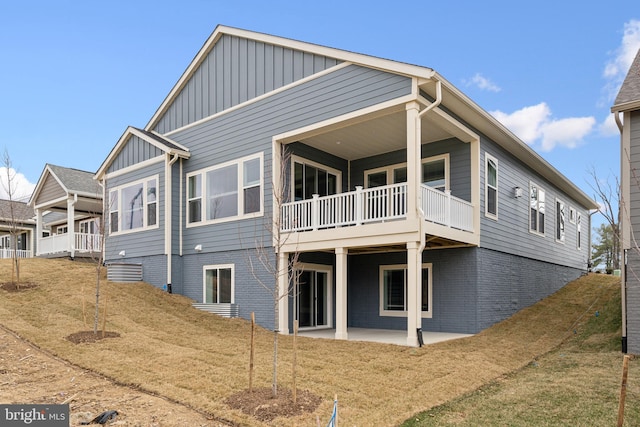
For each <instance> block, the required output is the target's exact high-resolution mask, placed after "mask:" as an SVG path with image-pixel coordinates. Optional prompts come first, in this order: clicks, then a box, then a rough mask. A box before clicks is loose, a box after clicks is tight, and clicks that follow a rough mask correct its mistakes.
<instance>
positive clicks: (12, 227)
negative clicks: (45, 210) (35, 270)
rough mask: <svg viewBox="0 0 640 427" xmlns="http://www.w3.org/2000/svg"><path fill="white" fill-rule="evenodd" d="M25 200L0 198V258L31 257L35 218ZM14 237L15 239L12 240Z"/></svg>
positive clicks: (33, 245) (33, 246)
mask: <svg viewBox="0 0 640 427" xmlns="http://www.w3.org/2000/svg"><path fill="white" fill-rule="evenodd" d="M34 217H35V214H34V211H33V209H32V208H31V207H29V205H27V204H26V203H25V202H20V201H16V200H11V201H10V200H4V199H0V259H5V258H13V255H14V251H15V254H16V255H17V257H18V258H31V257H32V256H33V253H34V248H35V244H36V241H35V231H36V220H35V218H34ZM14 239H15V241H14Z"/></svg>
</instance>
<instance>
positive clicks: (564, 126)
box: [491, 102, 596, 151]
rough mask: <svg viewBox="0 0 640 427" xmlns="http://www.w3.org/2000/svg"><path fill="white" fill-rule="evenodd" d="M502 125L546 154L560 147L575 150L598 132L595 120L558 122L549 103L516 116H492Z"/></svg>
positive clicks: (579, 118)
mask: <svg viewBox="0 0 640 427" xmlns="http://www.w3.org/2000/svg"><path fill="white" fill-rule="evenodd" d="M491 115H493V116H494V117H495V118H496V119H498V121H500V122H501V123H502V124H503V125H505V126H506V127H507V128H508V129H510V130H511V131H512V132H513V133H514V134H516V135H517V136H518V137H519V138H520V139H522V140H523V141H524V142H525V143H527V144H528V145H531V146H534V145H539V148H540V150H542V151H551V150H553V149H554V148H556V147H557V146H561V147H566V148H575V147H577V146H578V145H580V143H581V142H582V140H583V138H584V137H585V136H587V135H588V134H589V133H590V132H591V131H592V130H593V128H594V126H595V124H596V119H595V118H593V117H569V118H564V119H554V118H552V115H551V109H550V108H549V106H548V105H547V104H546V103H545V102H541V103H540V104H537V105H532V106H530V107H524V108H522V109H520V110H517V111H514V112H513V113H510V114H509V113H504V112H502V111H493V112H491Z"/></svg>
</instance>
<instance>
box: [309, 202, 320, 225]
mask: <svg viewBox="0 0 640 427" xmlns="http://www.w3.org/2000/svg"><path fill="white" fill-rule="evenodd" d="M311 203H312V204H311V226H312V228H313V231H317V230H318V224H319V223H320V195H319V194H314V195H313V201H312V202H311Z"/></svg>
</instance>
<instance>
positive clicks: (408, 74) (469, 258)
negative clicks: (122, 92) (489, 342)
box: [96, 26, 597, 346]
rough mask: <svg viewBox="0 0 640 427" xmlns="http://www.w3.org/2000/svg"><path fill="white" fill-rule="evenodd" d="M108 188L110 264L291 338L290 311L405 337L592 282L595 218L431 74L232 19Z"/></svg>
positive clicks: (321, 323) (122, 156)
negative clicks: (293, 267) (581, 280)
mask: <svg viewBox="0 0 640 427" xmlns="http://www.w3.org/2000/svg"><path fill="white" fill-rule="evenodd" d="M281 174H283V175H284V176H283V177H282V178H283V180H281V179H280V178H281ZM96 178H97V179H98V180H100V181H101V182H102V183H103V184H104V186H105V197H108V199H107V200H108V201H109V202H108V204H109V212H108V215H105V216H106V217H108V218H109V221H110V222H109V225H108V229H109V233H108V237H107V241H106V260H107V262H114V263H131V264H141V265H142V267H143V272H142V274H143V278H144V280H145V281H147V282H150V283H152V284H154V285H155V286H158V287H165V286H166V287H167V288H170V289H171V290H172V291H173V292H176V293H179V294H182V295H186V296H188V297H190V298H192V299H193V300H195V301H196V302H197V303H200V304H203V305H204V306H205V307H208V308H209V309H212V310H218V311H219V312H225V313H227V314H229V313H234V312H235V311H237V313H238V315H239V316H241V317H244V318H249V317H250V315H251V313H252V312H255V314H256V319H257V321H258V322H259V323H260V324H262V325H264V326H266V327H268V328H273V327H274V326H276V327H278V329H279V331H280V332H282V333H288V332H289V331H290V330H292V325H293V320H294V317H296V318H297V319H298V322H299V325H300V327H301V328H335V337H336V338H338V339H346V338H347V336H348V327H358V328H378V329H399V330H406V331H407V344H408V345H412V346H416V345H418V344H419V338H420V331H419V329H420V328H421V329H422V330H425V331H426V330H428V331H446V332H460V333H476V332H478V331H480V330H482V329H484V328H486V327H488V326H490V325H492V324H493V323H495V322H497V321H500V320H502V319H504V318H506V317H508V316H510V315H512V314H513V313H515V312H517V311H518V310H520V309H522V308H523V307H527V306H529V305H531V304H533V303H534V302H536V301H538V300H539V299H541V298H543V297H545V296H547V295H549V294H551V293H552V292H554V291H556V290H558V289H559V288H561V287H562V286H563V285H565V284H566V283H567V282H569V281H571V280H573V279H575V278H577V277H579V276H580V275H582V274H584V273H585V272H586V271H587V263H588V260H589V252H590V251H589V247H590V245H589V241H588V231H589V228H590V223H589V221H590V217H589V214H588V213H589V210H590V209H595V208H596V207H597V205H596V204H595V202H594V201H593V200H592V199H590V198H589V197H588V196H587V195H585V194H584V193H583V192H582V191H581V190H579V189H578V187H577V186H576V185H574V184H573V183H571V182H570V181H568V180H567V178H565V177H564V176H562V175H561V174H560V173H559V172H558V171H557V170H556V169H554V168H553V167H552V166H551V165H549V164H548V163H547V162H546V161H545V160H544V159H543V158H542V157H540V156H539V155H538V154H536V153H535V152H534V151H533V150H532V149H531V148H530V147H528V146H527V145H526V144H525V143H523V142H522V141H521V140H520V139H518V138H517V137H516V136H515V135H514V134H513V133H511V132H510V131H509V130H508V129H507V128H505V127H504V126H503V125H502V124H500V123H499V122H498V121H497V120H496V119H495V118H493V117H492V116H491V115H490V114H488V113H487V112H486V111H484V110H483V109H481V108H480V107H479V106H478V105H476V104H475V103H474V102H473V101H472V100H471V99H469V98H468V97H467V96H466V95H464V94H463V93H462V92H461V91H460V90H459V89H457V88H456V87H454V86H453V85H452V84H451V83H449V82H448V81H447V80H445V79H444V78H443V77H442V76H441V75H440V74H438V73H437V72H436V71H434V70H433V69H431V68H425V67H420V66H415V65H410V64H405V63H401V62H396V61H391V60H386V59H380V58H376V57H371V56H367V55H362V54H357V53H353V52H347V51H343V50H339V49H333V48H328V47H323V46H318V45H314V44H310V43H304V42H300V41H295V40H290V39H285V38H281V37H275V36H271V35H266V34H260V33H255V32H251V31H245V30H241V29H235V28H229V27H223V26H219V27H217V28H216V30H215V31H214V32H213V34H212V35H211V36H210V38H209V39H208V40H207V41H206V42H205V44H204V46H203V47H202V48H201V49H200V51H199V52H198V54H197V55H196V57H195V59H194V60H193V62H192V63H191V64H190V65H189V66H188V68H187V70H186V71H185V72H184V74H183V75H182V77H181V78H180V79H179V81H178V82H177V84H176V85H175V86H174V88H173V89H172V90H171V92H170V93H169V94H168V96H167V97H166V98H165V100H164V101H163V103H162V104H161V105H160V107H159V108H158V110H157V111H156V113H155V114H154V115H153V117H151V119H150V121H149V122H148V123H147V125H146V126H145V127H144V129H137V128H133V127H130V128H128V129H127V130H126V131H125V132H124V134H123V135H122V137H121V138H120V139H119V140H118V142H117V143H116V145H115V146H114V148H113V150H112V151H111V153H110V154H109V156H108V157H107V159H106V160H105V161H104V162H103V164H102V165H101V167H100V168H99V170H98V171H97V173H96ZM282 181H284V182H285V184H284V190H282V191H280V187H281V185H280V184H279V183H280V182H282ZM280 194H283V195H284V199H285V203H284V204H283V205H282V206H280V204H279V203H278V199H279V197H275V196H278V195H280ZM272 219H275V222H274V221H273V220H272ZM279 233H280V234H281V236H282V238H281V239H280V240H278V239H277V238H276V239H275V242H276V243H278V241H279V243H280V244H275V245H274V244H273V243H274V242H273V240H272V239H273V236H277V235H278V234H279ZM256 246H259V247H266V251H265V252H264V253H265V254H266V255H267V256H268V257H270V262H271V264H273V265H275V262H276V260H279V265H280V266H281V273H283V274H280V275H273V274H271V275H270V274H269V272H268V271H267V270H266V269H263V268H261V266H260V264H259V262H258V260H257V258H258V255H257V254H256V251H255V248H256ZM276 252H277V253H276ZM292 254H299V260H298V261H299V262H298V265H297V268H298V271H299V273H300V275H299V277H300V280H299V281H300V289H299V292H297V293H296V294H295V295H293V294H292V293H289V296H288V297H285V298H282V299H281V300H279V302H278V304H279V310H278V314H279V317H278V319H277V320H278V322H275V319H274V315H275V311H274V299H273V297H272V295H271V293H270V292H269V291H268V290H267V289H265V286H263V285H262V284H261V283H260V282H262V283H263V284H266V285H267V286H268V287H273V286H276V285H277V286H279V289H280V290H281V295H283V294H285V293H286V292H287V289H288V282H289V281H288V279H287V274H285V273H286V270H285V268H284V267H282V266H286V264H287V260H288V259H291V255H292ZM249 259H251V262H249V261H250V260H249ZM250 265H252V266H253V267H250ZM295 276H298V275H295ZM257 279H260V280H257ZM276 281H277V282H278V283H275V282H276ZM294 304H295V306H294ZM232 315H233V314H232Z"/></svg>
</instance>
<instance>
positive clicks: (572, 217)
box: [569, 207, 576, 224]
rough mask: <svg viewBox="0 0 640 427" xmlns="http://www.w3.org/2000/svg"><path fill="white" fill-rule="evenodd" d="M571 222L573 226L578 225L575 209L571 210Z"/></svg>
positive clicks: (571, 208)
mask: <svg viewBox="0 0 640 427" xmlns="http://www.w3.org/2000/svg"><path fill="white" fill-rule="evenodd" d="M569 222H570V223H571V224H575V223H576V209H575V208H574V207H570V208H569Z"/></svg>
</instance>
